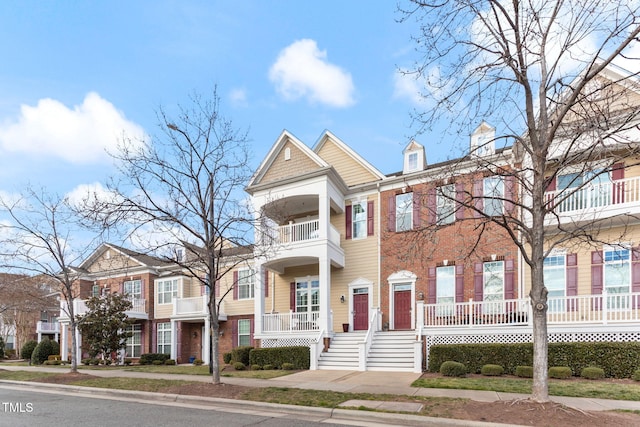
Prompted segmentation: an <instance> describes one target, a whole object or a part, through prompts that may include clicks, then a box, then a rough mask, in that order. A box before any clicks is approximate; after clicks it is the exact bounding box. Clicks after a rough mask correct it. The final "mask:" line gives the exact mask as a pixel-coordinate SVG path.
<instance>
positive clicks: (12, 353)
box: [4, 348, 16, 359]
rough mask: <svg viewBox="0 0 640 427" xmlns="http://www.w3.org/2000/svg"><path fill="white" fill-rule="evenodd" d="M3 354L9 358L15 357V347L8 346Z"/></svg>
mask: <svg viewBox="0 0 640 427" xmlns="http://www.w3.org/2000/svg"><path fill="white" fill-rule="evenodd" d="M4 355H5V356H6V357H8V358H9V359H15V357H16V349H15V348H10V349H8V350H5V352H4Z"/></svg>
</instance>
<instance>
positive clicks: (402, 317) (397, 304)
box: [393, 290, 411, 329]
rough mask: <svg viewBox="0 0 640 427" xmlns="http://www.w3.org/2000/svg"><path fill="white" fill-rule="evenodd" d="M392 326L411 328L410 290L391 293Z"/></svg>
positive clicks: (395, 327)
mask: <svg viewBox="0 0 640 427" xmlns="http://www.w3.org/2000/svg"><path fill="white" fill-rule="evenodd" d="M393 328H394V329H411V290H403V291H395V292H394V293H393Z"/></svg>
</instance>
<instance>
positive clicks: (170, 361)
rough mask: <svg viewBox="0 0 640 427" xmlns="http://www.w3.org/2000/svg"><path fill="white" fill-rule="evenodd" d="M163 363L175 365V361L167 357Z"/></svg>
mask: <svg viewBox="0 0 640 427" xmlns="http://www.w3.org/2000/svg"><path fill="white" fill-rule="evenodd" d="M164 364H165V365H175V364H176V361H175V360H173V359H167V360H165V361H164Z"/></svg>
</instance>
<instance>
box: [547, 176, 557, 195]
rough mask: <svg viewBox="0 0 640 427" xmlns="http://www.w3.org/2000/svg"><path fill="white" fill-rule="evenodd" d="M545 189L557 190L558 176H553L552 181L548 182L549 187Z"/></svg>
mask: <svg viewBox="0 0 640 427" xmlns="http://www.w3.org/2000/svg"><path fill="white" fill-rule="evenodd" d="M545 191H556V177H555V175H554V176H553V177H552V178H551V181H549V183H548V184H547V189H546V190H545Z"/></svg>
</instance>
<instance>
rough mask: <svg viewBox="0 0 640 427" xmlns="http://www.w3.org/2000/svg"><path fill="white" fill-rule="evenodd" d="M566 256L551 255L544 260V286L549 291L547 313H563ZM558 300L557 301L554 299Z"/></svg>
mask: <svg viewBox="0 0 640 427" xmlns="http://www.w3.org/2000/svg"><path fill="white" fill-rule="evenodd" d="M565 266H566V256H565V255H564V254H562V255H553V256H548V257H546V258H545V259H544V271H543V274H544V285H545V287H546V288H547V290H548V291H549V295H548V297H549V312H552V313H553V312H555V313H557V312H563V311H565V300H564V299H563V297H564V296H565V295H566V285H565V284H566V268H565ZM554 298H558V299H554Z"/></svg>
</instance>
